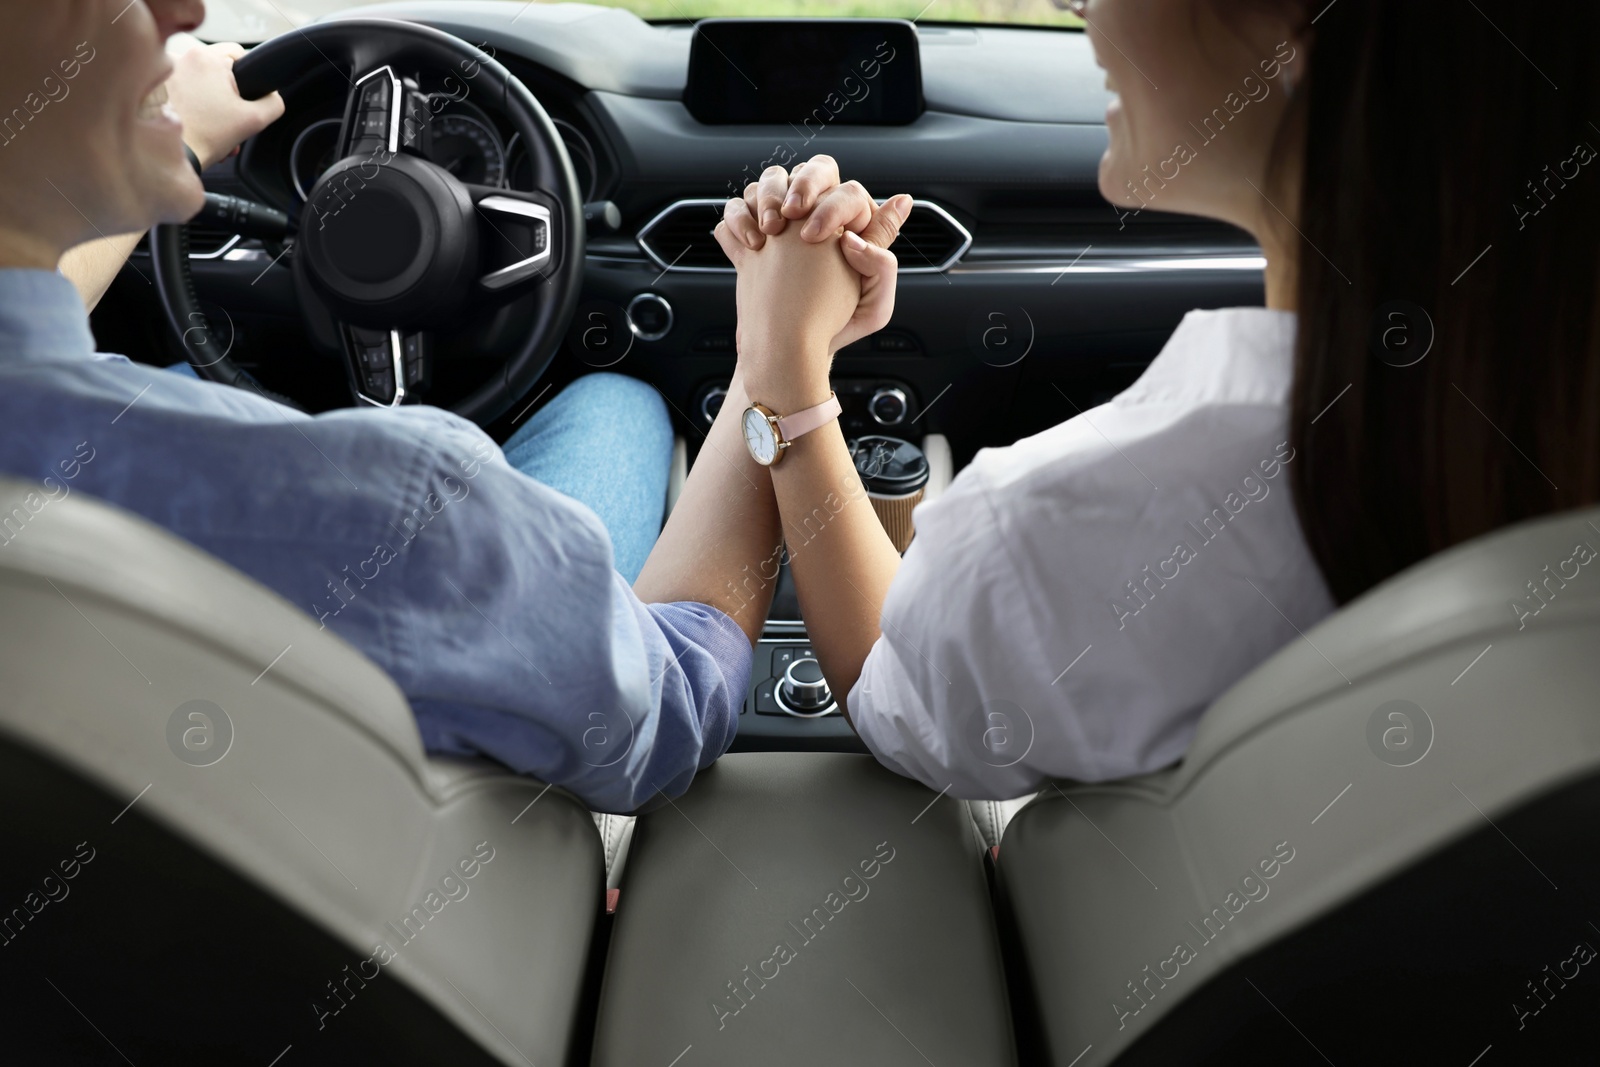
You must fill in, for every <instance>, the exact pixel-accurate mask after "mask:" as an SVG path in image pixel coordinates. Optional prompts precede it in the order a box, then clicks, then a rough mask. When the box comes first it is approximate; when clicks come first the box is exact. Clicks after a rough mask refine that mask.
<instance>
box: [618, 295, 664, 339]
mask: <svg viewBox="0 0 1600 1067" xmlns="http://www.w3.org/2000/svg"><path fill="white" fill-rule="evenodd" d="M628 329H630V330H632V331H633V335H634V336H635V337H637V338H638V339H639V340H641V341H659V340H661V339H662V338H663V337H665V336H667V334H668V333H670V332H671V331H672V305H671V304H669V303H667V301H666V298H665V297H662V296H658V295H656V294H655V293H640V294H639V295H638V296H636V297H634V298H633V299H632V300H630V301H628Z"/></svg>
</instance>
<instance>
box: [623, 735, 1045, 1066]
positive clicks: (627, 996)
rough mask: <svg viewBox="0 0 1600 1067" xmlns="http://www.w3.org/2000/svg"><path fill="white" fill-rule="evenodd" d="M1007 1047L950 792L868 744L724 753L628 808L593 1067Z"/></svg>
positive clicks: (1009, 1050)
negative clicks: (691, 777) (659, 796)
mask: <svg viewBox="0 0 1600 1067" xmlns="http://www.w3.org/2000/svg"><path fill="white" fill-rule="evenodd" d="M674 1062H680V1063H681V1064H683V1065H686V1064H690V1063H694V1064H699V1065H702V1067H709V1065H716V1064H727V1065H745V1064H755V1063H759V1064H769V1065H773V1067H782V1065H795V1067H815V1065H818V1064H873V1065H877V1067H895V1065H904V1067H922V1065H925V1064H926V1063H928V1062H933V1063H940V1064H945V1063H949V1064H982V1065H983V1067H1004V1065H1005V1064H1008V1063H1012V1062H1015V1051H1014V1048H1013V1039H1012V1033H1011V1016H1010V1010H1009V1003H1008V1001H1007V998H1006V986H1005V979H1004V974H1003V969H1002V965H1001V958H1000V950H999V943H998V940H997V938H996V935H995V928H994V921H993V914H992V912H991V909H990V898H989V891H988V886H987V883H986V879H985V876H984V868H983V863H982V860H981V858H980V856H979V853H978V851H977V850H976V849H974V848H973V847H972V824H971V820H970V819H969V818H968V815H967V812H966V809H965V807H964V806H963V805H962V804H961V803H960V802H959V801H957V800H954V799H952V798H950V797H940V796H938V795H937V794H935V793H934V792H932V791H931V790H928V789H926V788H924V787H923V786H921V785H919V784H918V783H916V782H913V781H911V780H910V779H907V778H902V777H900V776H898V775H896V774H893V773H892V772H890V771H888V770H885V769H884V768H883V767H881V766H879V765H878V764H877V763H876V761H874V760H873V759H872V758H871V757H869V756H860V755H842V754H834V753H818V752H784V753H766V752H760V753H734V754H732V755H727V756H724V757H722V758H721V759H720V760H718V761H717V762H716V764H715V765H713V766H712V767H711V768H709V769H708V770H705V771H702V772H701V773H700V774H699V775H698V776H697V777H696V778H695V781H694V784H693V785H692V786H690V788H689V791H688V792H687V793H686V794H685V795H684V796H682V797H680V798H678V799H677V800H676V801H674V802H673V803H672V804H671V805H669V806H667V807H663V808H660V809H658V810H656V811H654V812H651V813H650V814H647V815H641V816H640V817H639V820H638V824H637V829H636V830H635V832H634V842H633V854H632V856H631V858H630V859H629V861H628V876H627V886H626V888H625V889H624V891H623V894H622V902H621V907H620V908H619V909H618V912H617V921H616V926H615V928H614V929H613V932H612V938H611V950H610V954H609V957H608V958H607V960H606V974H605V982H604V987H603V990H602V1002H601V1006H600V1018H599V1022H598V1024H597V1027H596V1035H595V1051H594V1059H593V1063H594V1064H595V1065H597V1067H637V1065H641V1064H646V1065H647V1064H658V1065H660V1067H666V1065H668V1064H671V1063H674Z"/></svg>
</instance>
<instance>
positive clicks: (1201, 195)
mask: <svg viewBox="0 0 1600 1067" xmlns="http://www.w3.org/2000/svg"><path fill="white" fill-rule="evenodd" d="M1293 7H1294V5H1293V4H1292V3H1290V2H1284V3H1278V4H1272V3H1245V2H1241V0H1091V2H1090V3H1089V5H1088V13H1087V16H1086V18H1087V22H1088V26H1087V30H1086V32H1087V34H1088V37H1089V41H1090V43H1091V44H1092V45H1093V47H1094V53H1095V60H1096V62H1097V63H1099V65H1100V66H1101V67H1102V68H1104V69H1105V72H1106V87H1107V88H1108V89H1110V90H1111V91H1112V92H1113V93H1115V94H1116V95H1115V96H1114V97H1113V98H1112V101H1111V104H1110V106H1109V107H1108V108H1107V109H1106V127H1107V129H1108V131H1109V134H1110V145H1109V147H1108V148H1107V149H1106V153H1105V155H1104V156H1103V157H1102V158H1101V160H1100V192H1101V193H1102V194H1103V195H1104V196H1105V197H1106V199H1107V200H1109V201H1111V203H1112V204H1113V205H1114V206H1115V207H1116V208H1117V210H1118V212H1119V214H1122V213H1127V214H1136V213H1138V212H1140V211H1143V210H1145V209H1147V208H1148V209H1150V210H1153V211H1176V212H1183V213H1185V214H1191V215H1205V216H1209V217H1212V218H1219V219H1223V220H1225V221H1228V222H1232V223H1234V224H1236V225H1240V226H1243V227H1245V228H1246V229H1248V230H1251V231H1252V232H1256V233H1257V236H1258V238H1259V237H1260V233H1259V227H1260V224H1261V221H1262V220H1263V218H1264V217H1266V216H1267V215H1268V214H1272V215H1275V214H1276V213H1275V212H1273V210H1272V208H1271V207H1270V206H1268V205H1266V204H1264V203H1263V194H1264V193H1266V194H1267V195H1271V191H1270V190H1267V188H1266V183H1265V174H1266V170H1267V162H1268V156H1269V153H1270V151H1271V148H1272V144H1273V141H1274V139H1275V137H1276V135H1277V132H1278V129H1279V127H1280V125H1281V123H1282V121H1283V117H1284V112H1285V107H1286V104H1287V102H1288V99H1289V88H1290V86H1291V85H1292V84H1295V83H1296V82H1297V81H1298V80H1300V79H1301V78H1303V77H1304V76H1305V74H1306V66H1307V62H1308V58H1309V57H1308V55H1307V53H1306V51H1305V49H1304V47H1303V46H1302V43H1301V42H1299V41H1297V40H1295V39H1294V37H1293V36H1292V34H1291V31H1290V26H1289V16H1290V15H1291V14H1292V10H1293ZM1252 186H1253V187H1252ZM1275 202H1277V198H1275ZM1278 207H1280V208H1282V209H1284V210H1285V211H1289V212H1291V213H1292V211H1293V207H1292V203H1283V202H1278Z"/></svg>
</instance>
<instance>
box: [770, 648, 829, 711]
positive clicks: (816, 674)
mask: <svg viewBox="0 0 1600 1067" xmlns="http://www.w3.org/2000/svg"><path fill="white" fill-rule="evenodd" d="M778 704H779V706H780V707H782V708H783V709H784V710H785V711H787V712H788V713H789V714H790V715H797V716H800V717H801V718H813V717H816V716H819V715H826V714H827V713H828V712H829V711H831V710H833V707H834V702H833V693H832V692H831V691H829V689H828V682H827V679H826V678H824V677H823V676H822V665H821V664H820V663H818V662H817V661H816V660H814V659H796V660H794V662H792V663H790V664H789V666H788V668H787V669H786V670H785V671H784V672H783V680H782V681H781V682H779V683H778Z"/></svg>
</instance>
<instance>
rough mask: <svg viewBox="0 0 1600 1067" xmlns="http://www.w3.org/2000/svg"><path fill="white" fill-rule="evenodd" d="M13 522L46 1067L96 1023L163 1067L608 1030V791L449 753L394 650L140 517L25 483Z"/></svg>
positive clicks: (1, 889) (376, 1053) (373, 1058)
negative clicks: (586, 997) (368, 645)
mask: <svg viewBox="0 0 1600 1067" xmlns="http://www.w3.org/2000/svg"><path fill="white" fill-rule="evenodd" d="M0 521H4V522H5V525H4V528H3V530H0V679H3V684H0V764H3V765H4V767H5V768H6V770H5V771H0V779H4V786H3V789H4V792H5V794H6V797H7V801H8V803H7V805H6V806H7V809H8V810H10V811H11V812H12V813H13V814H12V816H11V817H8V818H7V819H6V820H5V822H4V823H3V824H0V825H3V829H0V840H3V843H4V848H5V850H6V854H7V862H6V863H5V865H4V868H5V872H6V873H5V874H4V875H3V876H0V943H3V947H0V952H4V953H5V954H6V955H7V956H8V957H9V958H11V959H13V961H14V962H20V961H21V960H22V959H26V958H30V957H31V958H33V959H35V960H36V961H37V962H38V966H39V969H40V971H41V972H42V973H44V974H46V975H48V976H50V977H51V980H52V981H53V982H54V983H55V984H56V985H57V986H58V988H57V989H56V990H55V991H52V990H51V988H50V987H49V986H48V985H46V984H45V983H43V982H41V981H39V980H38V978H37V976H35V975H33V974H31V973H29V972H28V971H27V969H26V968H24V969H22V970H20V971H19V969H18V968H17V967H8V968H4V969H0V970H3V971H4V972H5V976H4V977H3V978H0V983H3V986H4V988H5V989H6V994H5V995H6V999H7V1003H8V1004H9V1005H10V1006H12V1007H13V1008H19V1007H20V1008H21V1010H22V1012H23V1013H24V1014H31V1013H29V1011H28V1009H29V1008H30V1007H32V1008H35V1009H36V1010H37V1012H39V1013H40V1014H39V1015H38V1017H37V1018H38V1019H39V1020H40V1024H39V1026H37V1027H35V1028H34V1030H35V1031H37V1032H36V1033H35V1032H33V1031H30V1033H29V1035H28V1036H27V1040H28V1041H34V1040H35V1039H36V1040H37V1044H28V1045H27V1046H26V1047H28V1048H33V1049H35V1050H36V1051H37V1052H38V1053H39V1055H40V1057H41V1058H40V1060H39V1061H40V1062H44V1061H45V1060H50V1059H53V1060H54V1061H55V1062H68V1061H70V1060H72V1059H73V1057H72V1055H71V1054H70V1051H63V1050H70V1049H71V1048H72V1047H74V1046H73V1044H72V1043H73V1042H74V1041H77V1040H78V1039H80V1038H82V1037H83V1036H84V1035H85V1034H87V1035H88V1042H89V1045H91V1046H98V1048H99V1049H100V1052H98V1053H94V1054H95V1055H99V1054H102V1053H104V1052H105V1049H104V1045H103V1044H99V1042H100V1038H98V1037H95V1036H94V1033H93V1031H90V1030H88V1029H87V1028H86V1027H84V1026H83V1025H82V1022H83V1020H82V1019H80V1018H79V1017H78V1015H76V1014H75V1011H79V1010H81V1013H82V1015H83V1016H84V1017H86V1018H88V1019H90V1020H93V1023H94V1025H95V1026H97V1027H99V1028H100V1029H101V1030H102V1031H103V1032H104V1034H103V1036H104V1037H106V1038H107V1039H108V1040H110V1041H111V1042H112V1043H113V1044H114V1045H116V1046H117V1047H118V1048H119V1049H120V1050H122V1051H124V1052H125V1053H126V1054H127V1055H130V1056H132V1058H133V1060H134V1061H135V1062H154V1061H159V1060H161V1059H163V1058H169V1057H170V1054H171V1052H172V1050H175V1049H185V1050H194V1049H198V1048H213V1049H217V1050H223V1049H226V1050H228V1054H227V1055H223V1054H222V1052H221V1051H219V1052H218V1055H219V1056H220V1058H219V1059H217V1060H215V1062H230V1061H231V1062H261V1063H268V1062H271V1061H272V1060H273V1058H274V1057H275V1056H277V1055H278V1054H279V1053H280V1052H281V1051H282V1050H283V1048H284V1046H285V1045H290V1044H292V1045H293V1046H294V1048H295V1053H294V1060H295V1062H304V1060H302V1057H306V1058H308V1059H309V1061H310V1062H324V1061H326V1062H335V1061H339V1062H357V1061H367V1062H379V1061H381V1062H391V1063H404V1062H419V1063H420V1062H460V1063H471V1062H485V1063H489V1062H498V1063H523V1062H525V1061H526V1059H530V1058H531V1059H532V1060H533V1061H534V1062H539V1063H562V1062H564V1061H565V1059H566V1058H567V1056H568V1054H569V1052H570V1050H571V1048H572V1047H573V1045H574V1042H575V1040H576V1041H579V1042H582V1041H586V1040H587V1038H586V1036H582V1035H581V1034H580V1031H583V1030H586V1027H581V1028H580V1027H579V1026H577V1025H576V1018H577V1014H578V1012H579V1009H580V1003H579V1002H580V997H581V991H582V988H583V984H584V983H583V979H584V973H585V969H586V966H587V962H588V958H589V953H590V948H591V945H590V940H591V935H592V933H593V931H594V928H595V923H596V918H597V915H598V913H599V910H600V908H601V907H602V902H603V893H604V871H603V865H602V858H601V852H600V847H599V842H598V840H597V837H596V834H595V831H594V826H593V823H592V821H591V820H590V816H589V814H588V812H587V811H586V810H585V809H584V807H583V806H582V805H581V804H580V803H578V802H577V801H576V800H575V799H573V798H572V797H570V796H569V795H567V794H565V793H563V792H562V791H560V790H554V789H548V788H547V787H546V786H544V785H542V784H541V783H538V782H534V781H531V780H529V779H526V778H519V777H517V776H514V775H510V774H508V773H505V772H503V771H501V770H498V769H496V768H494V767H491V766H489V765H487V764H477V763H469V762H441V761H433V760H430V759H428V758H426V757H425V756H424V754H423V752H422V749H421V745H420V742H419V738H418V735H417V731H416V727H415V724H414V721H413V719H412V716H411V713H410V710H409V708H408V706H407V703H406V701H405V698H404V696H403V695H402V694H401V692H400V691H399V690H398V688H397V687H396V686H395V684H394V683H393V681H391V680H390V679H389V678H388V677H387V676H386V675H385V674H384V673H383V672H382V671H381V670H379V669H378V668H377V667H376V666H375V665H374V664H373V663H371V662H370V661H369V660H367V659H366V658H365V657H364V656H362V655H361V654H360V653H359V652H358V651H357V650H356V649H354V648H353V647H351V646H350V645H348V644H346V643H345V642H344V641H342V640H341V639H340V638H338V637H337V636H335V635H334V634H333V633H332V632H331V631H327V630H322V629H319V627H318V624H317V623H316V622H315V621H314V620H313V619H311V618H310V617H309V616H307V615H305V614H304V613H302V612H301V611H299V610H298V609H296V608H295V607H293V606H292V605H290V604H288V603H287V602H285V601H284V600H282V599H281V598H279V597H278V596H276V595H275V594H273V593H272V592H270V591H269V590H267V589H264V588H263V587H261V586H259V585H257V584H256V583H255V582H253V581H251V580H250V579H248V578H246V577H244V576H243V575H241V574H239V573H238V572H237V571H235V570H233V569H232V568H230V567H228V566H226V565H224V564H223V563H221V562H219V561H218V560H216V559H214V558H212V557H210V556H208V555H207V554H205V553H203V552H201V551H199V550H198V549H196V548H194V547H192V546H190V545H188V544H186V543H185V542H183V541H181V540H179V539H177V538H175V537H173V536H171V535H169V534H167V533H166V532H165V531H163V530H160V529H158V528H156V527H154V526H152V525H150V524H149V523H146V522H144V521H143V520H141V519H138V518H136V517H133V516H130V515H128V514H126V513H124V512H121V511H119V510H117V509H114V508H111V507H108V506H106V505H103V504H100V503H98V502H96V501H92V500H90V499H87V498H85V497H82V496H71V497H67V498H64V499H60V500H53V501H52V500H49V499H48V498H47V497H45V496H44V495H43V494H42V493H41V492H39V491H38V487H37V486H34V485H31V484H29V483H24V482H19V481H14V480H0ZM17 805H20V806H22V808H21V811H25V812H26V814H25V815H23V814H21V812H20V811H19V809H18V808H17V807H16V806H17ZM80 846H81V849H80ZM80 851H81V852H82V853H84V854H92V857H93V858H92V859H90V860H88V861H85V860H84V859H83V858H82V856H80V855H79V852H80ZM69 869H70V870H72V872H73V875H72V877H70V878H69V877H68V876H67V871H68V870H69ZM72 960H84V961H92V962H93V964H94V965H93V966H84V967H76V966H69V965H68V961H72ZM58 994H59V996H58ZM69 1003H70V1004H71V1005H72V1006H71V1007H69V1006H68V1005H69ZM15 1040H16V1041H22V1040H24V1039H23V1038H20V1037H19V1038H16V1039H15ZM7 1047H8V1051H16V1049H17V1045H16V1044H15V1042H14V1041H13V1039H12V1038H9V1037H8V1045H7ZM136 1050H137V1051H136ZM139 1052H143V1053H144V1055H143V1056H141V1055H140V1054H139ZM46 1053H53V1055H46ZM352 1056H353V1058H350V1057H352ZM342 1057H343V1058H342ZM286 1062H287V1061H286Z"/></svg>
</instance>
